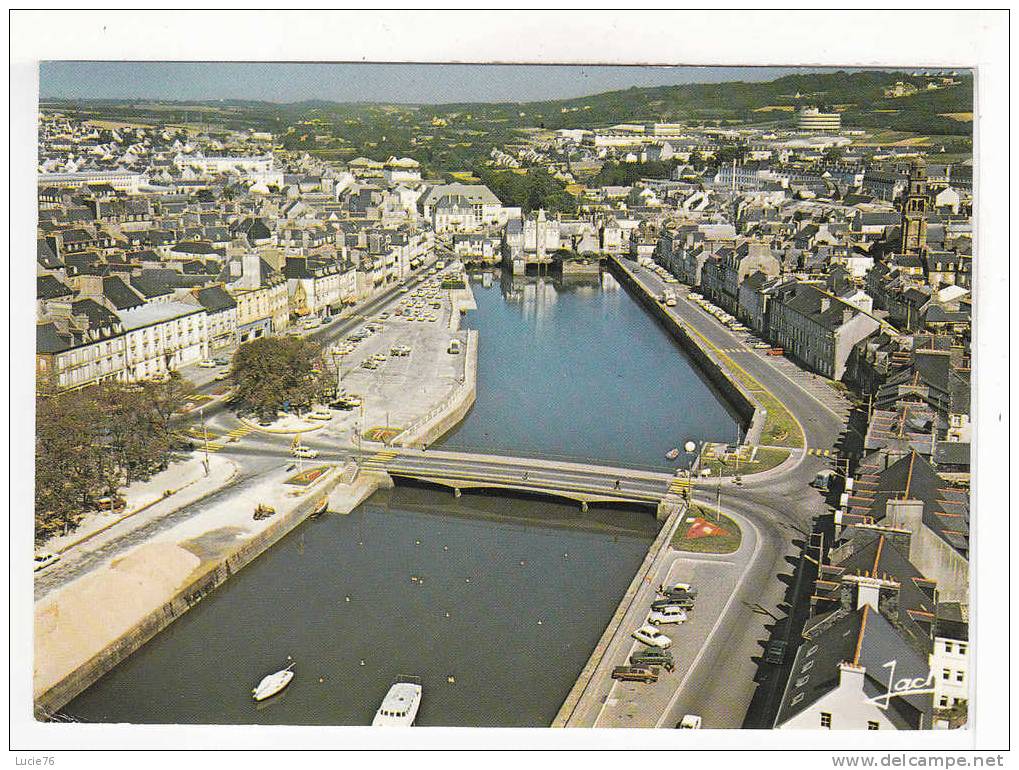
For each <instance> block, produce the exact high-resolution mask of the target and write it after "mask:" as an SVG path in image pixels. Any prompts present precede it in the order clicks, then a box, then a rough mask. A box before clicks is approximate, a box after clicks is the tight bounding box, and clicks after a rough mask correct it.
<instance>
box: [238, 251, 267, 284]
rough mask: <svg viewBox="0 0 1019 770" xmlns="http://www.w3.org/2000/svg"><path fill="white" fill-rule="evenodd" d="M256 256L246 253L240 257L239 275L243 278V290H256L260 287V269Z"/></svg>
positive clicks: (252, 253)
mask: <svg viewBox="0 0 1019 770" xmlns="http://www.w3.org/2000/svg"><path fill="white" fill-rule="evenodd" d="M259 261H260V260H259V258H258V254H256V253H254V252H250V251H249V252H248V253H246V254H245V255H244V256H243V257H241V275H242V276H243V277H244V278H243V280H244V288H246V289H257V288H258V287H259V286H261V285H262V269H261V267H260V266H259Z"/></svg>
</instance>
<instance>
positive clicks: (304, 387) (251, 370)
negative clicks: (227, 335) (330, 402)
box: [231, 337, 326, 420]
mask: <svg viewBox="0 0 1019 770" xmlns="http://www.w3.org/2000/svg"><path fill="white" fill-rule="evenodd" d="M321 359H322V349H321V347H320V346H319V345H318V344H317V343H315V342H312V341H310V340H304V339H300V338H295V337H261V338H259V339H257V340H252V341H251V342H246V343H244V344H243V345H241V346H240V347H239V348H238V349H237V352H236V353H235V354H234V360H233V367H232V370H231V373H232V376H233V381H234V392H235V394H236V396H237V397H238V398H239V399H241V400H242V401H244V402H245V403H246V404H247V405H248V407H249V408H250V409H251V410H252V411H253V412H255V413H256V414H257V415H258V416H259V417H260V418H261V419H266V420H271V419H273V418H275V416H276V412H277V411H279V409H280V408H282V407H283V406H284V405H286V404H290V405H291V406H293V407H295V408H297V409H298V410H300V409H302V408H304V407H306V406H309V405H311V403H312V402H313V401H315V399H317V398H318V397H319V396H320V395H321V394H322V392H323V391H324V390H325V386H326V383H325V378H324V377H323V375H322V370H324V368H325V367H324V366H323V365H322V363H321Z"/></svg>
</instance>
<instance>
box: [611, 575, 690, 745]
mask: <svg viewBox="0 0 1019 770" xmlns="http://www.w3.org/2000/svg"><path fill="white" fill-rule="evenodd" d="M696 600H697V589H695V588H694V587H693V586H692V585H690V584H689V583H672V584H669V585H661V586H659V587H658V592H657V596H656V598H655V600H654V601H653V602H651V607H650V610H649V612H648V615H647V619H646V620H645V622H644V624H643V625H642V626H641V627H640V628H638V629H637V630H635V631H634V632H633V633H631V634H630V636H632V637H633V638H634V639H636V640H637V641H638V642H640V643H641V644H642V645H643V647H641V648H640V649H638V650H636V651H635V652H633V653H631V654H630V658H629V660H628V661H627V665H622V666H616V667H615V668H614V669H613V670H612V678H613V679H618V680H619V681H622V682H640V683H646V684H654V683H655V682H657V681H658V679H659V677H660V674H661V671H662V670H665V671H666V672H669V673H671V672H672V671H674V670H675V667H676V664H675V661H674V660H673V657H672V653H671V652H670V651H669V648H670V647H672V638H671V637H669V636H667V635H666V634H664V633H662V631H661V629H660V628H659V627H660V626H663V625H670V624H671V625H679V624H682V623H685V622H686V621H687V620H688V619H689V615H688V613H690V612H693V608H694V602H695V601H696ZM700 726H701V718H700V717H699V716H697V715H696V714H687V715H686V716H684V717H683V721H682V722H680V724H679V727H681V728H687V729H698V728H700Z"/></svg>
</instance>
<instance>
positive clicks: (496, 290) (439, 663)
mask: <svg viewBox="0 0 1019 770" xmlns="http://www.w3.org/2000/svg"><path fill="white" fill-rule="evenodd" d="M473 288H474V291H475V295H476V299H477V303H478V311H477V312H472V313H469V314H468V316H467V319H466V324H467V325H468V326H472V327H474V328H477V329H479V332H480V348H479V351H480V355H479V389H478V400H477V403H476V404H475V406H474V408H473V410H472V411H471V413H470V414H469V415H468V416H467V418H466V420H465V421H464V422H463V423H462V424H461V426H460V427H459V428H458V429H457V430H456V431H454V432H453V433H451V434H450V435H449V436H448V437H447V439H446V441H445V444H446V445H447V446H450V447H464V448H473V449H481V450H484V451H495V452H499V451H503V452H512V453H516V454H535V455H543V456H563V457H571V458H590V459H597V460H599V461H600V462H603V463H606V462H607V463H619V464H623V465H639V466H653V467H666V466H667V465H668V463H667V461H665V459H664V453H665V451H667V450H668V449H669V448H671V447H672V446H679V445H681V444H682V443H683V442H684V441H686V440H687V439H694V440H698V439H701V438H716V439H719V440H726V439H734V438H735V432H736V428H735V425H736V421H735V417H734V416H733V415H732V414H731V412H729V411H728V410H727V408H726V407H725V406H724V405H723V404H722V402H721V400H720V398H719V397H718V396H717V394H716V393H715V392H714V391H713V390H712V389H711V387H710V386H709V385H708V384H707V383H706V381H705V380H704V379H703V378H702V377H701V376H700V374H699V373H698V372H697V371H696V369H695V368H694V366H693V364H692V363H691V362H690V361H689V360H688V359H687V358H686V356H685V355H684V354H683V352H682V350H681V349H680V348H679V347H678V346H677V345H675V343H674V342H673V341H672V340H671V338H670V337H669V336H668V335H667V334H666V333H665V332H664V331H663V330H662V329H661V328H660V327H658V326H657V325H656V323H655V322H654V320H653V319H651V318H650V317H649V316H648V315H647V314H646V313H645V312H644V310H643V309H642V308H641V307H640V306H639V305H637V303H636V302H635V301H634V300H633V299H632V298H631V297H630V296H629V295H628V294H627V293H626V291H625V290H624V289H623V288H621V287H620V286H619V284H618V283H617V282H616V281H615V280H614V279H613V278H612V276H611V275H609V274H607V273H606V274H603V275H602V276H600V277H599V278H596V279H583V280H575V281H572V282H568V283H565V284H564V283H561V282H557V281H553V280H552V279H551V278H534V277H531V278H526V279H509V278H503V279H502V280H501V281H500V280H499V278H498V276H497V277H496V279H495V280H494V281H493V282H492V283H491V285H490V286H484V285H483V284H482V283H481V281H480V279H478V281H477V282H476V283H475V284H474V286H473ZM656 531H657V524H656V522H655V520H654V515H653V513H652V512H651V511H647V510H626V509H620V508H601V507H598V506H593V507H592V508H591V509H590V510H589V511H587V512H585V513H582V512H581V511H580V509H579V507H578V506H577V505H576V504H572V503H571V504H566V503H561V502H555V501H550V500H543V499H535V498H525V497H512V496H495V495H488V494H470V493H465V494H464V495H463V497H461V498H459V499H457V498H454V497H453V495H451V494H450V493H449V492H448V491H437V490H434V489H427V488H419V487H398V488H397V489H395V490H390V491H386V492H379V493H377V494H375V495H373V496H372V497H371V498H370V499H369V500H368V501H367V502H366V503H365V504H363V505H362V506H360V507H359V508H358V509H356V510H355V511H354V512H353V513H351V514H350V515H348V516H337V515H326V516H323V517H321V518H319V519H316V520H312V521H308V522H305V523H304V524H303V525H301V526H300V527H298V528H297V529H296V530H295V531H294V532H292V533H291V534H290V535H289V536H288V537H286V538H284V539H283V540H282V541H281V542H280V543H278V544H277V545H275V546H274V547H273V548H271V549H270V550H269V551H267V552H266V553H265V554H263V555H262V556H261V557H259V558H258V559H256V560H255V562H253V563H252V564H251V565H249V566H248V567H246V568H245V569H244V570H243V571H242V572H240V573H239V574H238V575H236V576H235V577H234V578H233V579H231V580H229V581H228V582H227V583H226V584H224V585H223V586H222V587H220V588H219V589H217V590H216V591H215V592H214V593H213V594H212V595H211V596H210V597H208V598H207V599H205V600H204V601H203V602H202V603H201V604H199V605H197V606H196V607H194V608H193V609H192V610H191V611H190V612H188V613H187V614H186V615H184V616H183V617H182V618H180V619H179V620H177V621H176V622H175V623H173V624H172V625H171V626H170V627H169V628H167V629H166V630H165V631H163V632H162V633H161V634H159V635H158V636H157V637H156V638H155V639H153V640H152V641H151V642H149V643H148V644H147V645H145V647H143V648H142V649H141V650H139V651H138V652H136V653H135V654H134V655H133V656H131V657H130V658H129V659H128V660H126V661H124V662H123V663H121V664H120V665H119V666H117V667H116V668H115V669H114V670H113V671H111V672H110V673H109V674H107V675H106V676H105V677H103V678H102V679H101V680H99V681H98V682H97V683H96V684H94V685H93V686H92V687H91V688H89V689H88V690H86V691H85V692H84V693H82V694H81V695H79V696H78V697H77V698H76V699H75V700H73V701H72V702H71V703H69V704H68V705H67V706H66V707H65V708H64V709H63V711H64V713H65V714H67V715H70V716H72V717H73V718H76V719H80V720H83V721H92V722H136V723H167V724H173V723H179V724H187V723H199V724H235V723H260V724H322V725H330V724H331V725H365V724H370V722H371V718H372V715H373V713H374V710H375V709H376V708H377V707H378V704H379V703H380V702H381V700H382V697H383V695H384V694H385V692H386V690H387V688H388V686H389V684H390V683H391V682H392V681H393V680H394V679H395V678H396V677H398V676H401V675H414V676H418V677H421V679H422V684H423V686H424V699H423V704H422V707H421V711H420V713H419V716H418V724H421V725H462V726H507V727H509V726H545V725H548V724H549V722H551V720H552V718H553V717H554V716H555V714H556V712H557V710H558V708H559V706H560V704H561V703H562V701H563V699H564V698H565V697H566V695H567V693H568V692H569V690H570V688H571V687H572V685H573V682H574V681H575V680H576V677H577V675H578V674H579V672H580V669H581V668H582V667H583V665H584V663H585V662H586V660H587V658H588V656H589V655H590V652H591V650H592V648H593V647H594V644H595V643H596V641H597V640H598V638H599V637H600V636H601V633H602V631H603V629H604V627H605V625H606V623H607V622H608V620H609V618H610V617H611V615H612V613H613V611H614V609H615V607H616V604H617V603H618V601H619V599H620V597H621V596H622V594H623V592H624V591H625V590H626V587H627V586H628V585H629V583H630V581H631V579H632V578H633V575H634V573H635V571H636V569H637V567H638V566H639V565H640V563H641V561H642V559H643V557H644V555H645V553H646V551H647V548H648V546H649V545H650V543H651V540H652V539H653V538H654V535H655V533H656ZM288 658H292V659H293V661H294V664H295V672H296V676H295V679H294V681H293V683H292V684H291V685H290V687H289V688H288V689H287V690H286V691H285V692H284V693H283V694H282V695H280V696H278V697H276V698H274V699H272V700H270V701H267V702H265V703H264V704H260V705H256V704H254V703H253V702H252V700H251V698H250V688H251V687H253V686H254V685H255V684H256V683H257V682H258V681H259V679H261V677H262V676H264V675H265V674H268V673H271V672H272V671H274V670H276V669H278V668H281V667H283V666H284V665H286V664H287V662H288Z"/></svg>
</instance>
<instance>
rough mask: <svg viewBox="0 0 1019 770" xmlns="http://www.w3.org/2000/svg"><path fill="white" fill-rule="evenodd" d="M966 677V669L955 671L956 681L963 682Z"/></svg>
mask: <svg viewBox="0 0 1019 770" xmlns="http://www.w3.org/2000/svg"><path fill="white" fill-rule="evenodd" d="M965 678H966V673H965V672H964V671H956V672H955V681H956V682H962V681H963V680H964V679H965Z"/></svg>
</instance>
